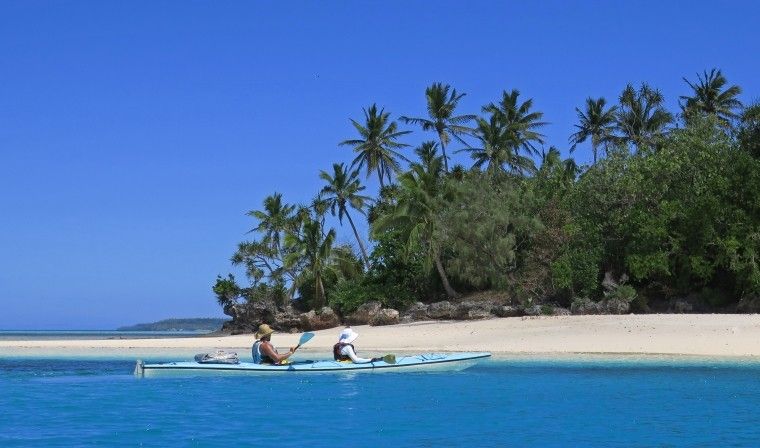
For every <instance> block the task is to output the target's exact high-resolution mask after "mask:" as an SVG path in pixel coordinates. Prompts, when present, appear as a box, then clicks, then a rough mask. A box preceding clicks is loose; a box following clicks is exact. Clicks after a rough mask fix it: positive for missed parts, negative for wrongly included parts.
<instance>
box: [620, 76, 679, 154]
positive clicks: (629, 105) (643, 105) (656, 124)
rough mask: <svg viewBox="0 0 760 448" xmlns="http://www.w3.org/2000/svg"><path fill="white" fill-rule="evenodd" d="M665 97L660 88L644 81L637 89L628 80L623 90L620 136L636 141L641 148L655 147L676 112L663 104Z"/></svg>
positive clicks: (632, 141) (626, 140)
mask: <svg viewBox="0 0 760 448" xmlns="http://www.w3.org/2000/svg"><path fill="white" fill-rule="evenodd" d="M663 103H664V98H663V96H662V93H660V91H659V90H657V89H653V88H651V87H649V86H648V85H647V84H645V83H643V84H641V87H640V88H639V89H638V90H636V89H634V88H633V86H632V85H631V84H628V85H627V86H626V87H625V89H624V90H623V93H621V94H620V110H619V111H618V114H617V130H618V132H620V133H621V134H622V137H621V138H620V140H621V141H622V142H623V143H626V144H633V145H634V146H636V148H637V149H638V150H641V149H643V148H651V147H654V145H655V144H656V143H657V142H658V141H660V140H661V139H662V137H663V136H664V135H665V133H666V127H667V126H668V125H669V124H670V123H671V122H672V121H673V115H672V114H671V113H670V112H668V111H667V110H665V108H664V107H663Z"/></svg>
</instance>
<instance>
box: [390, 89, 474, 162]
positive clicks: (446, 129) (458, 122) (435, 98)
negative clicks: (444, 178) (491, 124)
mask: <svg viewBox="0 0 760 448" xmlns="http://www.w3.org/2000/svg"><path fill="white" fill-rule="evenodd" d="M463 96H465V94H464V93H459V94H457V90H456V89H452V88H451V86H450V85H448V84H442V83H440V82H436V83H433V84H431V85H430V87H428V88H426V89H425V99H426V100H427V112H428V118H410V117H406V116H403V117H401V120H402V121H403V122H404V123H406V124H417V125H420V126H421V127H422V130H423V131H435V132H436V133H437V134H438V141H439V142H440V143H441V152H443V170H444V171H445V172H448V171H449V162H448V156H447V155H446V146H447V145H448V144H449V143H450V142H451V137H452V136H453V137H455V138H457V139H458V140H460V141H461V137H460V136H461V135H462V134H467V133H469V132H471V131H472V129H470V128H469V127H467V126H465V124H466V123H467V122H468V121H472V120H474V119H475V115H459V116H455V115H454V110H455V109H456V108H457V105H458V104H459V100H461V99H462V97H463Z"/></svg>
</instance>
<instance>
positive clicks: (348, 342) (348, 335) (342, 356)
mask: <svg viewBox="0 0 760 448" xmlns="http://www.w3.org/2000/svg"><path fill="white" fill-rule="evenodd" d="M358 337H359V333H357V332H355V331H354V330H353V329H352V328H351V327H346V328H345V329H344V330H343V331H341V332H340V334H339V335H338V343H337V344H335V345H334V346H333V358H335V360H336V361H341V362H349V361H351V362H353V363H354V364H366V363H370V362H377V361H380V360H382V359H383V358H360V357H358V356H357V355H356V349H355V348H354V344H353V342H354V341H355V340H356V338H358Z"/></svg>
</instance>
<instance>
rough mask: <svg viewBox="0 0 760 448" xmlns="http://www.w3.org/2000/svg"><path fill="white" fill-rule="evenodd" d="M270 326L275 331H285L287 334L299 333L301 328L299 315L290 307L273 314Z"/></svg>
mask: <svg viewBox="0 0 760 448" xmlns="http://www.w3.org/2000/svg"><path fill="white" fill-rule="evenodd" d="M271 325H272V328H274V329H275V330H280V331H287V332H289V333H296V332H299V331H301V328H303V327H302V326H301V314H300V313H299V312H298V311H296V310H295V309H294V308H293V307H292V306H287V307H285V309H283V310H282V311H280V312H278V313H277V314H275V316H274V320H273V321H272V324H271Z"/></svg>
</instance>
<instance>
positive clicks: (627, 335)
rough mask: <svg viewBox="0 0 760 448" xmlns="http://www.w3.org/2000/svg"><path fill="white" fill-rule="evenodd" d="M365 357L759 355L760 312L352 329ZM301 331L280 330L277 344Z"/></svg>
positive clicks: (186, 351) (73, 346) (13, 345)
mask: <svg viewBox="0 0 760 448" xmlns="http://www.w3.org/2000/svg"><path fill="white" fill-rule="evenodd" d="M354 329H355V330H356V331H357V332H359V334H360V335H361V336H360V338H359V339H358V340H357V343H356V345H357V348H358V349H360V350H361V351H362V352H363V353H367V352H394V351H398V352H428V351H490V352H492V353H493V354H494V355H496V356H499V355H502V356H508V355H524V354H539V355H563V356H567V355H572V354H645V355H696V356H709V357H716V356H717V357H720V356H726V357H737V356H738V357H760V315H754V314H753V315H729V314H723V315H721V314H710V315H673V314H670V315H623V316H561V317H533V318H503V319H490V320H480V321H427V322H415V323H411V324H401V325H394V326H385V327H370V326H356V327H354ZM339 330H340V329H339V328H334V329H329V330H322V331H317V332H315V333H316V335H315V337H314V339H312V340H311V341H310V342H309V343H308V346H307V347H304V351H305V352H306V353H310V354H319V353H324V354H325V356H328V354H329V352H330V349H331V347H332V345H333V344H334V343H335V340H336V336H337V334H338V332H339ZM299 336H300V335H299V334H284V333H279V334H276V335H275V336H274V337H273V342H274V344H275V345H276V346H278V347H283V348H286V347H288V346H291V345H295V344H296V343H297V340H298V338H299ZM252 342H253V335H235V336H204V337H191V338H187V337H186V338H169V339H105V340H23V341H13V340H4V341H0V356H64V357H67V356H82V355H90V356H116V357H125V358H135V357H149V358H150V357H157V356H165V355H171V356H172V357H173V358H176V357H182V356H186V355H191V354H193V353H199V352H205V351H212V350H215V349H224V350H234V351H238V352H239V353H240V354H241V355H247V351H248V350H249V348H250V346H251V343H252Z"/></svg>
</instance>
